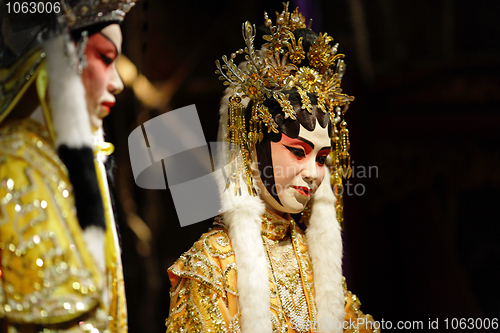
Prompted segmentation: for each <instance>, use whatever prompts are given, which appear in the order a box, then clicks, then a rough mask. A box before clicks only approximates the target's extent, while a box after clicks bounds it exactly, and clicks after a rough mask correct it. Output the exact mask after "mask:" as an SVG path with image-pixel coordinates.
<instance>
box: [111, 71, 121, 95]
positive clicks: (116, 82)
mask: <svg viewBox="0 0 500 333" xmlns="http://www.w3.org/2000/svg"><path fill="white" fill-rule="evenodd" d="M122 90H123V81H122V78H121V77H120V74H119V73H118V70H117V69H116V65H115V64H114V65H113V69H112V70H111V73H110V78H109V85H108V91H109V92H110V93H112V94H113V95H117V94H119V93H120V92H121V91H122Z"/></svg>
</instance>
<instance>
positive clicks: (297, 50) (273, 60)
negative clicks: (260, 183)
mask: <svg viewBox="0 0 500 333" xmlns="http://www.w3.org/2000/svg"><path fill="white" fill-rule="evenodd" d="M283 6H284V9H283V11H282V12H281V13H278V12H277V13H276V22H275V23H274V22H273V21H272V20H271V19H270V18H269V16H268V14H267V13H264V24H265V26H266V27H267V28H268V29H269V31H270V33H269V34H268V35H265V36H263V39H264V41H265V43H264V45H263V48H262V49H261V50H259V51H257V50H255V47H254V41H255V25H252V24H250V23H249V22H245V23H244V24H243V39H244V41H245V47H244V48H243V49H240V50H237V51H236V52H234V53H232V54H231V56H230V57H229V58H228V57H226V56H223V57H222V61H223V63H222V64H221V63H220V62H219V61H216V66H217V70H216V74H218V75H219V79H220V80H222V81H224V85H226V86H228V87H229V89H230V90H232V94H231V98H230V102H229V107H228V118H229V120H228V141H229V142H230V155H231V156H230V158H233V157H235V158H236V156H237V154H236V152H237V151H241V152H242V153H243V154H242V158H241V159H240V160H239V162H242V163H244V164H246V163H248V161H247V159H248V158H247V155H246V154H247V153H248V152H249V151H250V145H251V144H255V143H257V142H260V141H261V140H262V139H263V137H264V135H263V129H262V127H263V126H265V127H267V132H268V133H270V132H271V131H272V132H274V133H279V130H278V125H277V124H276V121H275V120H274V118H273V116H272V115H271V114H270V112H269V110H268V108H267V107H266V106H265V105H264V104H263V103H264V101H265V100H266V99H271V98H274V99H275V100H276V101H277V102H278V103H279V104H280V106H281V108H282V111H283V113H284V116H285V119H287V118H290V119H292V120H295V119H296V113H295V110H294V108H293V106H292V105H291V103H290V101H289V96H288V95H287V94H285V93H284V91H286V90H290V89H293V88H296V89H297V91H298V93H299V95H300V98H301V101H302V106H301V107H302V108H303V109H305V110H307V111H308V112H309V113H312V110H313V107H312V104H311V101H310V100H309V97H308V95H307V93H311V94H314V95H316V96H317V105H318V108H319V109H320V110H322V111H323V112H324V113H328V114H329V116H330V119H331V120H332V124H333V132H334V135H333V138H332V141H333V146H334V147H335V149H334V150H333V151H332V153H331V160H332V161H333V167H334V168H335V170H334V172H335V174H332V180H334V181H335V182H334V183H335V184H339V182H340V186H341V185H342V179H343V178H347V177H349V175H350V167H349V162H350V156H349V152H348V151H349V145H350V144H349V132H348V130H347V123H346V121H345V119H344V116H345V112H346V111H347V109H348V107H349V103H350V102H352V101H353V100H354V97H352V96H348V95H346V94H343V93H342V89H341V88H340V84H341V81H342V77H343V75H344V72H345V63H344V61H343V59H342V58H344V55H343V54H338V53H337V49H338V43H337V44H333V38H332V37H330V36H328V35H327V34H326V33H320V34H319V35H318V37H317V39H316V40H315V41H314V42H313V43H312V45H311V47H310V48H309V50H307V52H306V50H304V45H303V42H304V41H303V38H302V37H300V38H298V39H297V38H296V37H295V35H294V33H293V32H294V31H295V30H297V29H304V28H306V24H305V18H304V16H303V15H302V14H301V13H300V12H299V11H298V8H297V9H295V10H294V11H293V12H290V11H289V10H288V3H284V4H283ZM332 44H333V45H332ZM239 55H243V56H244V58H245V60H246V62H245V63H242V64H241V65H240V66H237V65H236V64H235V62H234V59H235V58H236V57H237V56H239ZM306 57H307V59H308V61H309V65H308V66H300V64H301V63H302V62H303V60H304V59H306ZM243 98H249V99H250V100H251V102H252V109H251V115H250V119H249V121H248V125H249V126H248V129H247V128H246V126H245V108H246V106H243V104H242V102H241V101H242V99H243ZM232 117H235V118H234V119H232ZM236 159H238V158H236ZM237 165H238V163H236V164H235V168H234V172H235V173H234V174H233V175H232V176H231V177H230V179H229V180H228V182H234V183H235V184H236V185H237V186H236V187H237V188H238V189H239V179H240V178H242V179H246V182H247V185H248V186H249V187H248V188H249V193H250V192H252V193H253V191H252V190H251V188H252V186H251V180H252V176H251V169H250V168H249V167H247V166H246V165H245V166H240V167H236V166H237ZM334 178H335V179H334ZM236 187H235V191H236ZM254 195H255V193H254ZM339 195H340V196H337V201H338V205H340V206H341V205H342V204H341V201H342V200H341V199H342V198H341V193H340V192H339ZM340 206H339V209H340V208H341V207H340ZM339 209H338V215H339V217H340V218H339V221H340V220H341V219H342V216H341V215H342V211H341V209H340V210H339Z"/></svg>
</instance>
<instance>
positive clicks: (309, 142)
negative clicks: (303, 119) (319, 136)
mask: <svg viewBox="0 0 500 333" xmlns="http://www.w3.org/2000/svg"><path fill="white" fill-rule="evenodd" d="M297 139H298V140H300V141H302V142H305V143H307V144H308V145H309V146H311V148H312V149H314V143H312V142H311V141H309V140H306V139H304V138H301V137H300V136H298V137H297Z"/></svg>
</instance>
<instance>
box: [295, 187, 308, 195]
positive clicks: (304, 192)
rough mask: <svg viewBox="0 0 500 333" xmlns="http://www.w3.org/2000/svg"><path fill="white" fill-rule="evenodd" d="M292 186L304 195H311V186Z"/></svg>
mask: <svg viewBox="0 0 500 333" xmlns="http://www.w3.org/2000/svg"><path fill="white" fill-rule="evenodd" d="M292 187H293V188H294V189H295V190H297V192H299V193H300V194H302V195H305V196H310V195H311V189H310V188H309V187H305V186H292Z"/></svg>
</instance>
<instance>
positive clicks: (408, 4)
mask: <svg viewBox="0 0 500 333" xmlns="http://www.w3.org/2000/svg"><path fill="white" fill-rule="evenodd" d="M297 5H299V6H300V9H301V11H302V12H303V13H304V14H305V16H306V18H310V17H313V18H314V21H313V28H314V30H315V31H317V32H328V35H330V36H332V37H334V38H335V41H336V42H339V43H340V47H339V52H341V53H344V54H346V63H347V73H346V75H345V77H344V80H343V89H344V92H346V93H348V94H350V95H354V96H355V97H356V100H355V101H354V102H353V103H352V104H351V108H350V109H349V111H348V114H347V116H346V119H347V122H348V128H349V130H350V135H351V151H350V152H351V156H352V159H353V163H354V175H355V177H354V178H353V179H351V180H350V183H351V190H352V191H351V193H354V189H355V188H354V186H356V185H357V187H356V189H357V194H358V195H356V194H353V195H346V196H345V228H344V244H345V250H344V253H345V259H344V271H345V272H344V274H345V275H346V277H347V283H348V287H349V289H351V290H352V291H353V292H354V293H356V294H357V295H358V296H359V297H360V299H361V301H362V303H363V305H362V307H361V309H362V310H363V311H364V312H366V313H370V314H372V315H373V316H374V318H375V319H376V320H379V321H380V320H382V319H383V320H385V321H392V322H393V324H394V325H395V323H396V322H397V321H400V320H412V321H413V320H422V321H423V322H424V324H425V327H427V323H428V321H429V318H430V319H432V320H434V319H436V318H439V320H440V322H439V329H438V330H435V331H444V330H445V327H444V320H445V319H446V318H449V319H450V320H451V318H490V319H491V318H495V317H496V318H498V317H500V302H499V301H498V300H499V299H500V283H499V281H500V272H499V268H498V266H499V265H500V223H499V222H500V221H499V216H500V208H499V207H500V205H499V204H498V202H499V200H500V173H499V170H500V149H498V144H499V143H500V140H499V139H500V132H499V130H498V129H499V128H500V114H499V110H500V108H499V107H500V75H499V74H500V50H499V44H500V43H499V42H500V23H499V22H498V21H499V19H500V2H499V1H497V0H489V1H487V0H475V1H470V0H469V1H463V0H420V1H402V0H371V1H368V0H338V1H334V0H329V1H327V0H323V1H321V0H311V1H305V0H302V1H297V2H293V1H292V2H291V4H290V7H291V9H294V8H295V6H297ZM265 10H267V11H268V13H269V16H270V18H271V19H273V21H274V20H275V15H274V12H275V11H281V10H282V5H281V2H279V1H229V0H228V1H214V0H213V1H202V0H186V1H182V2H181V1H163V0H143V1H141V2H139V3H138V4H137V5H136V8H134V9H133V10H132V11H131V12H130V13H129V14H128V16H127V18H126V20H125V22H124V24H123V25H122V29H123V33H124V45H123V52H124V54H125V55H126V56H127V57H128V58H130V59H131V60H132V61H133V63H134V64H135V65H136V66H137V69H138V71H139V73H140V74H142V75H144V76H145V77H146V78H147V79H148V80H149V81H151V82H152V83H153V85H154V87H155V88H156V89H158V91H161V92H162V96H163V97H162V99H160V100H161V102H158V103H156V104H155V105H153V106H151V105H150V106H148V100H149V102H151V99H148V98H146V99H144V98H143V99H142V100H141V98H139V97H137V95H138V94H137V89H138V88H136V90H134V89H133V88H131V87H130V86H129V87H127V88H126V89H125V91H124V92H123V93H122V94H121V95H120V96H119V97H118V103H117V105H116V107H115V108H114V109H113V110H112V113H111V115H110V117H109V118H108V119H107V120H106V121H105V123H106V124H105V126H106V129H107V133H108V139H109V140H110V141H111V142H113V143H114V144H115V145H116V148H117V149H116V153H115V157H116V162H117V166H118V167H117V168H116V170H115V175H116V197H117V199H118V201H119V209H118V212H119V217H120V219H119V223H120V228H121V233H122V243H123V259H124V269H125V280H126V290H127V297H128V307H129V324H130V332H132V333H136V332H162V331H164V330H165V327H164V320H165V318H166V317H167V315H168V308H169V293H168V292H169V287H170V283H169V280H168V275H167V268H168V267H169V266H170V265H171V264H172V263H173V262H174V260H175V259H176V258H177V257H178V256H179V255H180V254H181V253H183V252H184V251H186V250H188V249H189V247H190V246H191V245H192V243H193V242H194V241H196V240H197V239H198V237H199V236H200V235H201V233H203V232H204V231H206V230H207V228H208V227H209V225H210V221H206V222H203V223H198V224H195V225H192V226H188V227H184V228H181V227H180V226H179V222H178V220H177V216H176V213H175V208H174V206H173V203H172V199H171V195H170V192H169V191H168V190H163V191H160V190H145V189H141V188H139V187H138V186H136V185H135V183H134V180H133V176H132V173H131V170H130V160H129V155H128V148H127V137H128V135H129V134H130V132H131V131H132V130H133V129H134V128H136V127H137V126H139V125H140V124H141V123H143V122H145V121H147V120H148V119H151V118H153V117H155V116H157V115H159V114H161V113H163V112H167V111H170V110H175V109H177V108H179V107H183V106H186V105H190V104H196V107H197V109H198V113H199V116H200V118H201V122H202V125H203V128H204V131H205V136H206V139H207V141H208V142H210V141H215V140H216V128H217V123H218V109H219V100H220V97H221V96H222V91H223V86H222V83H221V82H220V81H218V79H217V76H216V75H215V74H214V70H215V64H214V61H215V60H216V59H220V58H221V56H222V55H224V54H226V55H229V54H230V53H232V52H234V51H235V50H237V49H239V48H241V47H243V39H242V37H241V24H242V23H243V22H244V21H246V20H249V21H250V22H252V23H256V24H262V23H263V12H264V11H265ZM150 104H151V103H150ZM369 167H371V169H368V168H369ZM363 170H365V171H366V172H365V173H363ZM368 170H371V173H368ZM359 194H362V195H359ZM214 195H217V194H216V193H214ZM420 331H422V330H420ZM469 331H477V330H469Z"/></svg>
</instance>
